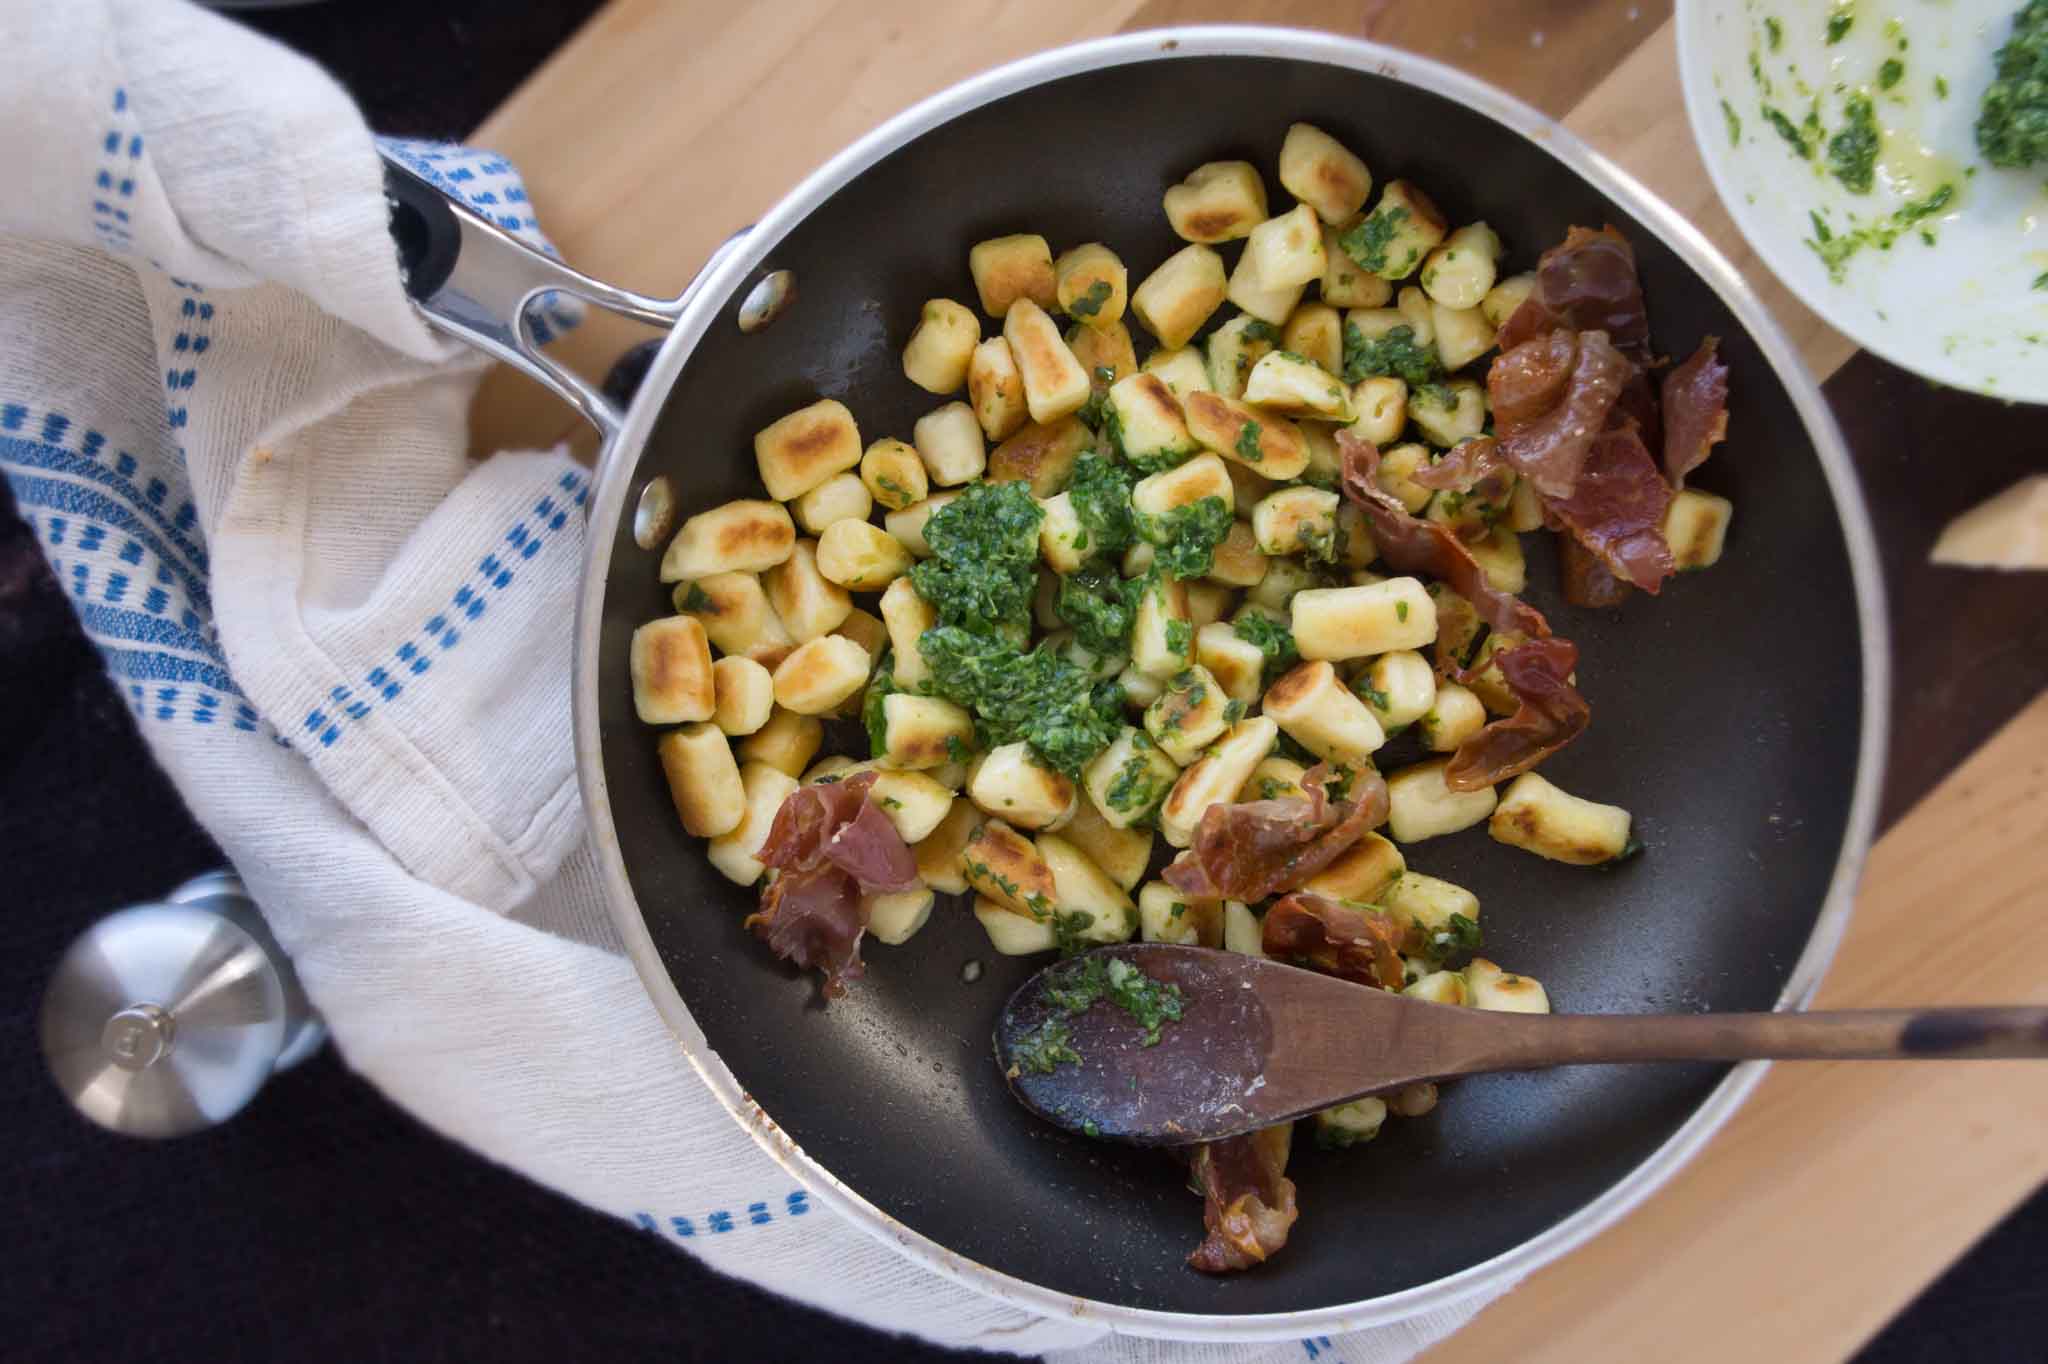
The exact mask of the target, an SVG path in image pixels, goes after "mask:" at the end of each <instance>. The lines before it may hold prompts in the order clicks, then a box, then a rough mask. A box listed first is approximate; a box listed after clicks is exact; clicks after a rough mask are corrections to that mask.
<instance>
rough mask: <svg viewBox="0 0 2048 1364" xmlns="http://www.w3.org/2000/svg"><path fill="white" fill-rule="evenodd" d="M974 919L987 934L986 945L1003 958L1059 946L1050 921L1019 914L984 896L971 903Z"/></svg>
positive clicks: (1021, 955)
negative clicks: (972, 904)
mask: <svg viewBox="0 0 2048 1364" xmlns="http://www.w3.org/2000/svg"><path fill="white" fill-rule="evenodd" d="M974 918H975V922H977V923H979V924H980V925H981V927H982V930H983V931H984V932H986V933H987V934H988V945H989V946H990V947H992V948H994V949H995V950H996V951H997V952H999V953H1001V954H1002V955H1003V956H1006V957H1029V956H1034V955H1036V954H1037V953H1040V952H1050V951H1052V950H1053V949H1054V948H1055V947H1058V946H1059V939H1058V937H1056V936H1055V935H1054V933H1053V926H1052V920H1051V919H1050V918H1045V919H1034V918H1031V917H1030V916H1029V915H1026V914H1019V913H1016V912H1015V911H1013V910H1011V909H1010V908H1009V907H1008V906H1006V905H1001V904H998V903H996V902H995V901H994V900H991V899H989V898H988V897H987V896H985V895H978V896H976V897H975V899H974Z"/></svg>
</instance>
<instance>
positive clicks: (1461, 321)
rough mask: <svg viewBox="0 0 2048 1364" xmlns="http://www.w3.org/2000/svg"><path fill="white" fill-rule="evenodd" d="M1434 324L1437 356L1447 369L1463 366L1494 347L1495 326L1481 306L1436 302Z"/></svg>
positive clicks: (1431, 324) (1430, 311) (1431, 325)
mask: <svg viewBox="0 0 2048 1364" xmlns="http://www.w3.org/2000/svg"><path fill="white" fill-rule="evenodd" d="M1429 317H1430V327H1431V328H1432V330H1434V331H1435V332H1436V354H1437V359H1439V360H1441V361H1442V362H1443V366H1444V368H1445V369H1447V370H1456V369H1463V368H1464V367H1465V366H1467V365H1469V364H1471V363H1472V362H1473V361H1474V360H1477V359H1478V358H1479V357H1480V356H1482V355H1484V354H1486V352H1488V351H1490V350H1492V349H1493V336H1494V330H1495V329H1494V327H1493V325H1492V324H1491V323H1489V322H1488V321H1487V320H1486V315H1485V314H1484V313H1482V312H1480V311H1479V310H1478V309H1477V308H1447V307H1445V306H1444V305H1443V304H1441V303H1436V304H1432V305H1431V306H1430V310H1429Z"/></svg>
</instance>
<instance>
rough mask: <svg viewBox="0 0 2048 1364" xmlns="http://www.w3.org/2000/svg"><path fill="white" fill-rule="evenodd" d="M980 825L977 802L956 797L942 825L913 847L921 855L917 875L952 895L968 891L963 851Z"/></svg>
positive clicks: (918, 856) (913, 851) (916, 855)
mask: <svg viewBox="0 0 2048 1364" xmlns="http://www.w3.org/2000/svg"><path fill="white" fill-rule="evenodd" d="M980 827H981V811H979V810H977V809H975V808H974V802H973V801H968V800H955V801H954V802H953V804H952V806H951V807H950V808H949V809H947V811H946V817H945V818H944V819H942V820H940V821H939V823H938V827H937V828H935V829H933V830H932V831H931V832H930V833H928V834H926V835H925V836H924V837H923V838H921V839H919V840H918V842H917V846H916V847H914V848H912V849H911V850H910V851H911V854H912V856H914V857H915V858H916V859H917V879H918V880H920V881H922V882H924V883H925V884H926V885H928V886H930V887H931V888H932V889H933V890H938V891H944V892H945V893H946V894H948V895H963V894H965V893H966V891H967V876H966V874H965V873H964V872H962V871H961V869H960V853H961V850H962V849H964V848H965V847H966V846H967V840H968V839H969V838H971V837H972V836H973V834H974V831H975V830H976V829H979V828H980Z"/></svg>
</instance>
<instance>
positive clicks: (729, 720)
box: [711, 657, 775, 739]
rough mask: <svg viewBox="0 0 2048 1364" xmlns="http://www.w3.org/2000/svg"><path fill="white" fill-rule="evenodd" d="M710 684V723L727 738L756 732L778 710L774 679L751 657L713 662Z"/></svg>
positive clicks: (729, 658) (728, 658)
mask: <svg viewBox="0 0 2048 1364" xmlns="http://www.w3.org/2000/svg"><path fill="white" fill-rule="evenodd" d="M711 684H712V693H713V695H714V696H715V697H716V702H715V704H714V706H713V708H712V711H711V723H712V724H714V725H717V726H718V729H719V732H720V733H721V734H724V735H725V736H726V737H728V738H733V739H737V738H741V737H743V736H745V735H748V734H753V733H756V732H757V731H759V730H760V728H761V726H763V725H765V724H767V723H768V717H769V716H770V715H772V714H774V712H775V679H774V678H773V677H772V676H770V674H769V672H768V670H767V669H766V668H764V667H762V666H761V665H760V664H759V663H756V662H755V661H754V660H753V659H751V658H740V657H727V658H721V659H719V660H718V661H717V662H716V663H714V664H712V665H711Z"/></svg>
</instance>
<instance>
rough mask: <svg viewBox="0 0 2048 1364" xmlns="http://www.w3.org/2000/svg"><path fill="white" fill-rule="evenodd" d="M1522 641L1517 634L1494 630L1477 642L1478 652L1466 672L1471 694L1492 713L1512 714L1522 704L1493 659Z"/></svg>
mask: <svg viewBox="0 0 2048 1364" xmlns="http://www.w3.org/2000/svg"><path fill="white" fill-rule="evenodd" d="M1522 642H1523V641H1522V637H1521V636H1520V635H1513V634H1502V633H1501V632H1499V631H1497V630H1496V631H1495V632H1494V633H1492V634H1490V635H1488V636H1487V637H1486V638H1485V640H1483V641H1482V642H1481V643H1480V645H1479V649H1478V652H1476V653H1474V654H1473V655H1472V667H1471V669H1470V673H1469V675H1470V677H1471V683H1470V685H1471V687H1472V694H1473V695H1474V696H1477V697H1478V698H1479V701H1480V704H1482V705H1484V706H1485V707H1486V708H1487V709H1488V710H1490V711H1492V712H1493V713H1494V714H1495V715H1513V714H1514V713H1515V712H1516V711H1518V710H1520V709H1521V707H1522V703H1521V701H1520V700H1519V699H1518V698H1517V697H1516V696H1515V693H1514V690H1513V689H1512V688H1511V687H1509V686H1508V680H1507V677H1506V675H1505V674H1503V673H1502V672H1501V670H1500V664H1499V663H1498V662H1497V661H1495V655H1497V654H1500V653H1504V652H1505V651H1507V650H1508V649H1511V648H1513V647H1514V646H1515V645H1517V644H1520V643H1522Z"/></svg>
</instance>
